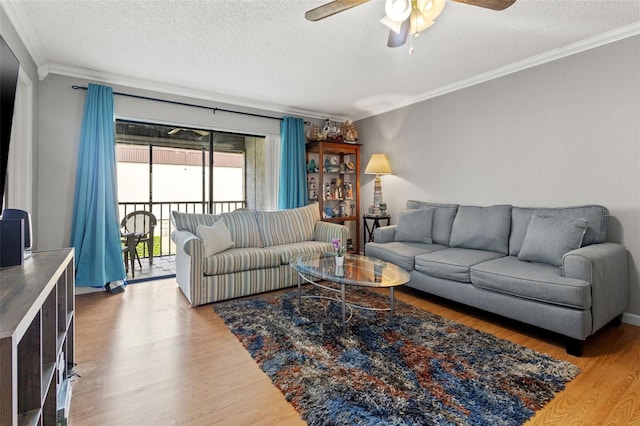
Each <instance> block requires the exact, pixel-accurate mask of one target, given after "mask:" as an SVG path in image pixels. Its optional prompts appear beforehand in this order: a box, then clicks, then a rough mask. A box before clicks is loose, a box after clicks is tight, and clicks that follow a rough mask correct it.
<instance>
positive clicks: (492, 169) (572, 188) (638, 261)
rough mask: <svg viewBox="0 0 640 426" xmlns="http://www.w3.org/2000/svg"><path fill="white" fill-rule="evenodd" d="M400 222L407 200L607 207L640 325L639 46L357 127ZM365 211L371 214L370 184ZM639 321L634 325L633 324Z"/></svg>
mask: <svg viewBox="0 0 640 426" xmlns="http://www.w3.org/2000/svg"><path fill="white" fill-rule="evenodd" d="M356 125H357V129H358V133H359V136H360V140H359V142H361V143H363V156H362V158H363V167H364V165H366V161H367V160H368V158H369V155H370V154H371V153H374V152H383V153H386V154H387V155H388V156H389V161H390V163H391V167H392V169H393V171H394V174H393V175H390V176H383V177H382V186H383V195H384V197H385V201H386V202H387V203H388V204H389V210H390V212H391V214H392V215H394V214H395V213H397V211H398V210H399V209H401V208H403V206H404V204H405V202H406V200H407V199H419V200H431V201H436V202H455V203H461V204H475V205H491V204H494V203H495V204H498V203H508V204H514V205H519V206H569V205H577V204H587V203H595V204H603V205H605V206H607V207H608V208H609V210H610V211H611V215H612V217H611V218H610V221H609V239H610V240H611V241H615V242H620V243H622V244H624V245H625V246H626V247H627V249H628V251H629V260H630V267H629V273H630V277H631V282H630V286H631V289H630V292H629V302H628V308H627V312H628V313H630V314H633V315H632V316H631V317H629V316H627V318H628V319H629V318H632V321H636V322H640V321H639V320H640V317H635V316H637V315H640V283H639V281H638V270H639V269H640V37H639V36H636V37H633V38H629V39H625V40H622V41H618V42H616V43H612V44H609V45H606V46H602V47H599V48H596V49H592V50H589V51H586V52H582V53H579V54H576V55H573V56H570V57H566V58H563V59H560V60H557V61H554V62H550V63H547V64H544V65H540V66H537V67H534V68H531V69H528V70H524V71H521V72H518V73H515V74H511V75H508V76H505V77H502V78H499V79H495V80H492V81H489V82H486V83H483V84H480V85H476V86H473V87H469V88H466V89H464V90H460V91H457V92H454V93H450V94H447V95H443V96H440V97H437V98H434V99H430V100H427V101H424V102H421V103H419V104H415V105H412V106H409V107H406V108H402V109H400V110H396V111H392V112H389V113H385V114H381V115H378V116H374V117H370V118H367V119H364V120H361V121H359V122H357V123H356ZM361 194H362V198H361V203H362V206H363V207H366V206H367V205H369V204H371V203H372V199H373V177H372V176H367V175H365V176H364V177H363V188H362V192H361ZM634 315H635V316H634Z"/></svg>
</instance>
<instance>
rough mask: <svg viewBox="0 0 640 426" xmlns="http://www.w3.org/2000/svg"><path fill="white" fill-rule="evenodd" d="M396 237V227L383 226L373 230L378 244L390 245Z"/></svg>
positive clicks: (374, 239)
mask: <svg viewBox="0 0 640 426" xmlns="http://www.w3.org/2000/svg"><path fill="white" fill-rule="evenodd" d="M395 235H396V225H389V226H381V227H379V228H376V229H374V230H373V241H374V242H376V243H390V242H391V241H393V237H394V236H395Z"/></svg>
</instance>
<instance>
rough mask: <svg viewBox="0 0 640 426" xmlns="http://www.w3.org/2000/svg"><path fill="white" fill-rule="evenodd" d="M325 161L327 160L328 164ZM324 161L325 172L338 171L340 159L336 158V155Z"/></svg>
mask: <svg viewBox="0 0 640 426" xmlns="http://www.w3.org/2000/svg"><path fill="white" fill-rule="evenodd" d="M327 161H329V163H328V164H327ZM324 163H325V166H326V171H327V172H329V173H338V172H339V171H340V160H339V159H338V157H331V159H326V160H325V162H324Z"/></svg>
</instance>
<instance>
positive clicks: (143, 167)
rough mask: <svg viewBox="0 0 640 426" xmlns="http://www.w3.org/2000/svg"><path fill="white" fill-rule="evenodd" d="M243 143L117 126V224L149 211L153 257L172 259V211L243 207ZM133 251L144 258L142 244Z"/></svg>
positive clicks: (209, 134) (202, 133)
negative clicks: (151, 216)
mask: <svg viewBox="0 0 640 426" xmlns="http://www.w3.org/2000/svg"><path fill="white" fill-rule="evenodd" d="M246 139H247V138H246V137H245V136H244V135H238V134H229V133H221V132H214V131H209V130H201V129H186V128H177V127H172V126H163V125H156V124H145V123H134V122H127V121H117V122H116V161H117V179H118V204H119V214H120V220H122V219H123V218H125V217H126V216H127V215H128V214H131V213H132V212H137V211H148V212H151V213H152V214H153V216H155V218H156V220H157V225H156V227H155V229H154V236H153V237H154V238H153V239H154V244H153V247H154V248H153V255H154V256H162V255H170V254H175V247H174V246H173V242H171V238H170V234H171V231H173V226H172V224H171V219H170V214H171V211H172V210H178V211H182V212H195V213H222V212H228V211H233V210H235V209H238V208H243V207H246V205H247V202H246V180H247V170H246V164H247V147H246V145H247V144H246ZM251 139H254V138H251ZM250 175H252V173H250ZM147 217H148V216H145V219H143V220H145V221H146V220H148V219H146V218H147ZM145 225H146V224H145ZM138 250H139V253H140V254H141V255H143V256H145V257H146V256H147V255H148V253H147V252H146V250H144V251H143V252H142V251H140V250H143V246H142V245H140V246H138Z"/></svg>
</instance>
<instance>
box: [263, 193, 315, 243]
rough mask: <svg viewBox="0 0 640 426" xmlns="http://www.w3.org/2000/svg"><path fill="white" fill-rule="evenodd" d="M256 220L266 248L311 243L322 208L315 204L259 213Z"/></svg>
mask: <svg viewBox="0 0 640 426" xmlns="http://www.w3.org/2000/svg"><path fill="white" fill-rule="evenodd" d="M256 219H257V222H258V227H259V229H260V235H261V238H262V243H263V244H264V247H270V246H277V245H282V244H291V243H298V242H301V241H311V240H313V230H314V227H315V224H316V222H317V221H319V220H320V207H318V204H317V203H314V204H310V205H308V206H304V207H300V208H296V209H288V210H278V211H273V212H262V211H257V212H256Z"/></svg>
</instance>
